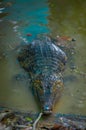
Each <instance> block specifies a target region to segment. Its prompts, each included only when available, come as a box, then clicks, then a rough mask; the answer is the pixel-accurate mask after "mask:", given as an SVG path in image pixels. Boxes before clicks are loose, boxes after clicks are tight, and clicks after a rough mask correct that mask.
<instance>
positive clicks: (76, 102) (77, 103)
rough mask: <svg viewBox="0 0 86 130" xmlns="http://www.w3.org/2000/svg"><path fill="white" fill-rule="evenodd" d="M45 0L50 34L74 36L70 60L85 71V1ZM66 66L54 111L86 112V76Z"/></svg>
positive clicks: (80, 69)
mask: <svg viewBox="0 0 86 130" xmlns="http://www.w3.org/2000/svg"><path fill="white" fill-rule="evenodd" d="M48 2H49V7H50V15H49V25H48V26H49V27H50V28H51V34H52V35H53V36H55V37H56V36H57V35H63V36H71V37H73V38H75V39H76V43H75V51H76V53H75V55H74V58H71V57H70V60H71V62H72V63H73V64H75V65H76V67H78V69H79V71H83V72H85V73H86V58H85V56H86V51H85V48H86V44H85V42H86V37H85V35H86V30H85V26H86V24H85V21H86V17H85V14H86V8H85V6H86V1H83V2H82V0H76V1H75V0H72V1H71V2H70V1H69V0H65V1H63V0H54V1H53V0H49V1H48ZM69 68H70V65H69V64H68V65H67V68H66V71H65V73H64V79H66V80H65V88H64V94H63V96H62V98H61V99H60V101H59V103H57V106H56V107H55V112H57V111H61V112H63V113H70V112H71V113H79V114H85V115H86V79H85V77H83V76H80V75H79V74H78V73H72V72H71V71H70V69H69ZM71 75H72V76H71ZM68 77H69V78H68ZM71 77H72V78H71ZM73 77H74V78H73ZM73 79H74V80H73Z"/></svg>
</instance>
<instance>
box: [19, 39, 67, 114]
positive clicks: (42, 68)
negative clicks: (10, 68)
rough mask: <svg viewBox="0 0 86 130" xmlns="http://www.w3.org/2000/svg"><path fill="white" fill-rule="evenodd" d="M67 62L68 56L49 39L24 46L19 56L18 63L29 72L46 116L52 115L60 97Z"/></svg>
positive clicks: (34, 91)
mask: <svg viewBox="0 0 86 130" xmlns="http://www.w3.org/2000/svg"><path fill="white" fill-rule="evenodd" d="M66 60H67V57H66V54H65V53H64V52H63V51H62V50H61V49H60V48H59V47H57V46H56V45H55V44H54V43H53V42H52V41H51V39H50V38H47V37H45V38H42V39H36V40H34V41H33V42H32V43H31V44H28V45H25V46H23V47H22V48H21V50H20V53H19V55H18V61H19V63H20V65H21V66H22V67H23V68H24V69H25V71H27V72H28V74H29V76H30V79H31V86H32V90H33V93H34V95H35V96H36V97H37V98H38V100H39V103H40V106H41V109H42V110H43V112H44V113H45V114H49V113H52V108H53V105H54V104H55V101H56V100H57V99H58V97H59V96H60V92H61V90H62V87H63V79H62V72H63V70H64V67H65V63H66Z"/></svg>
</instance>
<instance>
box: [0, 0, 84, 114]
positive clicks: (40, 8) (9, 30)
mask: <svg viewBox="0 0 86 130" xmlns="http://www.w3.org/2000/svg"><path fill="white" fill-rule="evenodd" d="M85 7H86V1H83V2H82V1H81V0H76V1H75V0H72V1H71V2H70V1H69V0H65V1H63V0H48V2H47V0H43V1H40V0H37V1H35V0H29V1H28V0H18V1H17V0H10V1H9V0H3V1H2V0H0V8H5V9H1V10H0V11H1V13H0V18H1V19H0V104H5V105H6V106H10V107H16V108H19V109H24V110H32V111H38V107H37V104H36V102H35V101H34V97H33V96H32V94H31V91H30V90H29V88H28V86H30V85H29V81H27V79H25V80H22V81H21V82H20V81H16V80H15V79H14V78H15V76H16V75H17V74H20V75H25V72H24V71H23V70H22V69H21V68H20V66H19V64H18V62H17V61H16V54H17V52H18V50H16V49H15V48H17V47H18V46H19V45H21V44H22V43H26V44H27V43H28V41H31V40H32V39H33V38H35V37H36V35H37V34H42V33H49V32H50V30H51V34H52V35H53V36H57V35H67V36H71V37H74V38H76V43H75V50H76V54H75V56H74V61H72V62H74V64H75V65H76V66H77V67H78V68H79V70H80V71H83V72H85V69H86V68H85V66H86V61H85V54H86V51H85V48H86V44H85V41H86V37H85V34H86V30H85V21H86V20H85V19H86V17H85ZM27 34H31V36H27ZM70 60H71V58H70ZM64 81H65V88H64V92H63V95H62V97H61V99H60V100H59V102H58V103H57V105H56V107H55V109H54V111H55V112H62V113H78V114H86V110H85V108H86V81H85V78H84V77H82V76H80V75H79V74H77V73H73V72H71V71H70V65H69V64H68V65H67V67H66V71H65V73H64Z"/></svg>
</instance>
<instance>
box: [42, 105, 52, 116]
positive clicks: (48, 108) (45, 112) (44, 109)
mask: <svg viewBox="0 0 86 130" xmlns="http://www.w3.org/2000/svg"><path fill="white" fill-rule="evenodd" d="M43 113H44V114H51V113H52V109H51V108H50V107H49V106H44V108H43Z"/></svg>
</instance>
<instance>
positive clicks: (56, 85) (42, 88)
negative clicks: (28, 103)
mask: <svg viewBox="0 0 86 130" xmlns="http://www.w3.org/2000/svg"><path fill="white" fill-rule="evenodd" d="M62 88H63V81H62V78H61V74H59V75H58V76H57V75H56V74H53V75H50V76H48V77H46V76H42V77H40V78H38V79H36V80H34V92H35V95H36V97H37V98H38V100H39V104H40V105H41V109H42V112H43V113H44V114H51V113H52V110H53V106H54V105H55V102H56V100H58V98H59V97H60V95H61V90H62Z"/></svg>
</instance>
